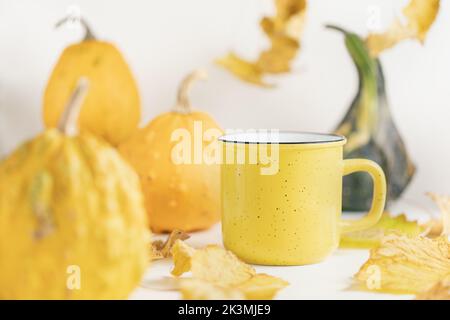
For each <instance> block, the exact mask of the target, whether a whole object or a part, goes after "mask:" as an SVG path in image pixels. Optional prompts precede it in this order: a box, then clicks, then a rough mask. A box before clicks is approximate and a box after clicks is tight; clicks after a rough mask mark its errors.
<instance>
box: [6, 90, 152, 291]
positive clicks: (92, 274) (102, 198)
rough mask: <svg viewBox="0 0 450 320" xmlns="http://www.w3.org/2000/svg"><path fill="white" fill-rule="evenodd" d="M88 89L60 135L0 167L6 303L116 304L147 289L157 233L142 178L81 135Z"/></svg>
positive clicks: (43, 138) (41, 139) (45, 136)
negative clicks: (80, 113) (79, 121)
mask: <svg viewBox="0 0 450 320" xmlns="http://www.w3.org/2000/svg"><path fill="white" fill-rule="evenodd" d="M85 86H86V85H85V84H83V83H80V86H79V87H78V89H77V90H76V93H75V94H74V96H72V97H73V99H72V100H71V102H70V104H69V105H68V108H67V112H65V113H64V116H63V121H62V122H61V125H60V126H59V128H58V129H56V128H54V129H48V130H46V131H45V132H43V133H42V134H41V135H39V136H38V137H36V138H34V139H32V140H31V141H29V142H27V143H25V144H24V145H22V146H21V147H20V148H18V149H17V150H16V151H15V152H13V153H12V155H10V156H9V157H8V158H6V159H4V160H3V161H2V162H1V163H0V271H1V272H0V299H118V298H126V297H127V296H128V295H129V293H130V292H131V291H132V290H133V289H134V288H135V287H136V285H137V284H138V283H139V281H140V279H141V276H142V274H143V272H144V270H145V268H146V266H147V263H148V256H147V250H148V247H147V245H148V241H149V232H148V228H147V225H148V224H147V217H146V212H145V208H144V203H143V197H142V193H141V190H140V183H139V178H138V177H137V175H136V173H135V172H134V170H133V169H132V168H131V167H130V166H129V165H128V164H127V163H126V162H125V161H124V160H123V159H122V157H121V156H120V155H119V154H118V152H117V151H116V150H115V149H113V147H111V146H110V145H109V144H107V143H105V142H103V141H102V140H98V139H97V138H95V137H94V136H92V135H91V134H90V133H82V134H80V135H77V134H76V125H74V122H75V121H74V120H76V113H77V109H79V105H80V102H81V101H80V100H82V99H81V97H82V95H83V92H84V91H85Z"/></svg>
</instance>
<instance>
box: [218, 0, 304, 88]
mask: <svg viewBox="0 0 450 320" xmlns="http://www.w3.org/2000/svg"><path fill="white" fill-rule="evenodd" d="M275 7H276V14H275V16H273V17H263V18H262V19H261V22H260V26H261V29H262V30H263V32H264V33H265V34H266V36H267V37H268V38H269V41H270V47H269V48H268V49H266V50H263V51H262V52H261V53H260V54H259V57H258V58H257V59H256V60H255V61H247V60H245V59H242V58H240V57H239V56H237V55H236V54H235V53H229V54H228V55H227V56H225V57H223V58H220V59H218V60H217V61H216V62H217V64H219V65H220V66H222V67H224V68H225V69H227V70H228V71H230V72H231V73H233V74H234V75H235V76H237V77H238V78H240V79H241V80H244V81H247V82H250V83H253V84H256V85H260V86H265V87H270V86H271V85H269V84H267V83H266V82H265V81H264V80H263V78H264V76H265V75H268V74H278V73H285V72H289V71H290V69H291V68H290V65H291V62H292V60H293V59H294V58H295V56H296V55H297V52H298V50H299V48H300V42H299V38H300V35H301V32H302V30H303V27H304V24H305V16H306V15H305V13H306V0H275Z"/></svg>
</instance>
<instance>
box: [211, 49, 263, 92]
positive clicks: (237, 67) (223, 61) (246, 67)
mask: <svg viewBox="0 0 450 320" xmlns="http://www.w3.org/2000/svg"><path fill="white" fill-rule="evenodd" d="M216 63H217V64H218V65H220V66H222V67H224V68H225V69H227V70H229V71H230V72H232V73H233V74H235V75H236V76H237V77H238V78H241V79H242V80H244V81H247V82H250V83H253V84H256V85H259V86H262V87H270V86H271V85H270V84H268V83H266V82H264V81H263V79H262V78H263V74H262V71H261V70H260V68H259V67H258V66H257V65H256V64H254V63H252V62H248V61H246V60H244V59H242V58H240V57H238V56H237V55H236V54H234V53H232V52H230V53H229V54H228V55H227V56H225V57H223V58H220V59H217V60H216Z"/></svg>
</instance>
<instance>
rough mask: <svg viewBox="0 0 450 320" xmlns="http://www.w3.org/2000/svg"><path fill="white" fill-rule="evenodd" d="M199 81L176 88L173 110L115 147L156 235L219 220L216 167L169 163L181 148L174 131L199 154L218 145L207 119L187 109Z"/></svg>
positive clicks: (190, 78) (193, 76) (193, 77)
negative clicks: (134, 176)
mask: <svg viewBox="0 0 450 320" xmlns="http://www.w3.org/2000/svg"><path fill="white" fill-rule="evenodd" d="M203 76H204V74H203V73H202V72H201V71H197V72H194V73H192V74H190V75H189V76H188V77H187V78H186V79H185V80H184V81H183V83H182V84H181V86H180V89H179V92H178V102H177V104H176V106H175V108H174V109H173V110H172V111H170V112H167V113H163V114H161V115H159V116H157V117H156V118H155V119H153V120H152V121H151V122H150V123H149V124H148V125H147V126H146V127H145V128H143V129H140V130H138V131H137V132H136V133H135V134H134V135H133V136H132V137H131V138H130V139H129V140H128V141H126V142H125V143H124V144H122V145H120V146H119V151H120V152H121V153H122V155H123V156H124V157H125V158H126V159H127V160H128V161H129V162H130V163H131V164H132V166H133V167H134V168H135V170H136V171H137V173H138V174H139V176H140V178H141V183H142V187H143V192H144V197H145V204H146V208H147V213H148V216H149V221H150V226H151V229H152V230H153V231H155V232H168V231H172V230H175V229H181V230H184V231H194V230H201V229H206V228H208V227H210V226H211V225H213V224H214V223H216V222H217V221H218V220H219V218H220V189H219V188H220V186H219V185H220V170H219V169H220V168H219V164H218V163H217V162H216V163H212V164H206V163H205V162H204V161H200V163H199V161H197V163H194V162H195V161H192V162H191V163H188V162H184V163H178V162H174V159H173V151H174V148H175V147H176V145H177V144H178V143H180V141H176V140H174V139H173V134H174V132H177V130H183V131H182V132H185V133H187V134H188V135H189V136H190V137H191V138H192V139H191V142H192V144H195V143H194V140H197V141H200V142H199V143H198V145H197V147H199V145H201V148H202V149H205V148H208V146H210V145H211V143H217V139H216V138H217V136H218V135H220V134H221V133H222V130H221V129H220V127H219V125H218V124H217V123H216V122H215V121H214V120H213V119H212V118H211V117H210V116H209V115H208V114H206V113H204V112H200V111H194V110H192V108H191V105H190V102H189V99H188V91H189V88H190V86H191V84H192V83H193V82H194V81H195V80H196V79H198V78H201V77H203ZM199 126H200V127H201V129H202V132H199ZM205 132H210V133H212V136H215V138H214V137H212V138H211V137H209V138H211V140H212V141H208V137H203V136H199V135H202V133H205ZM198 139H200V140H198ZM192 151H193V152H192V156H193V157H194V155H193V153H195V150H192ZM197 160H198V159H197Z"/></svg>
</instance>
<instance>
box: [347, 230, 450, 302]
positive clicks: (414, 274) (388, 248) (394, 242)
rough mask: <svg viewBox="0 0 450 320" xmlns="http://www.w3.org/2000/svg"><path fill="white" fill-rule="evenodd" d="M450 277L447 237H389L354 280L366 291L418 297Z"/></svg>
mask: <svg viewBox="0 0 450 320" xmlns="http://www.w3.org/2000/svg"><path fill="white" fill-rule="evenodd" d="M448 274H450V242H449V241H448V239H447V238H446V237H440V238H436V239H429V238H426V237H423V236H417V237H410V236H406V235H394V234H391V235H388V236H386V237H384V238H383V239H382V241H381V244H380V246H379V247H377V248H374V249H372V250H371V252H370V258H369V260H368V261H367V262H366V263H364V265H363V266H362V267H361V269H360V270H359V272H358V273H357V274H356V275H355V279H356V280H357V281H358V283H359V284H360V285H361V286H362V287H363V288H365V289H369V290H376V291H382V292H390V293H412V294H417V293H420V292H423V291H425V290H428V289H430V288H431V286H433V285H434V284H435V283H437V282H438V281H440V280H441V279H443V278H445V277H446V276H447V275H448Z"/></svg>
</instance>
